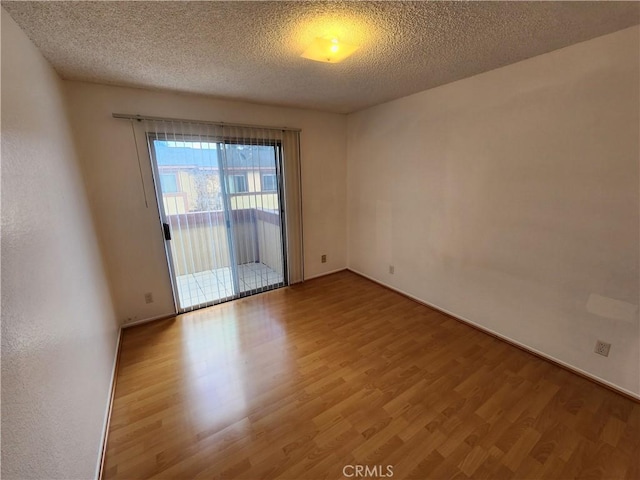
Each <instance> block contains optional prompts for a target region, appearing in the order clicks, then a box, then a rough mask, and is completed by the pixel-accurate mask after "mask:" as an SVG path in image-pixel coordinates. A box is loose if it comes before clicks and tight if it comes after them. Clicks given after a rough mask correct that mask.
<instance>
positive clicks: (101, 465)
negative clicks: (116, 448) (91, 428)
mask: <svg viewBox="0 0 640 480" xmlns="http://www.w3.org/2000/svg"><path fill="white" fill-rule="evenodd" d="M121 340H122V327H121V328H120V329H119V330H118V340H117V342H116V351H115V355H114V357H113V366H112V367H111V381H110V382H109V398H108V401H107V410H106V412H105V416H104V421H103V423H102V437H101V438H102V443H101V445H100V455H99V456H98V465H96V472H95V478H96V480H100V479H101V478H102V475H103V473H104V459H105V458H104V457H105V453H106V451H107V437H108V435H109V422H110V421H111V408H112V407H113V395H114V393H115V386H116V376H117V374H118V359H119V357H120V342H121Z"/></svg>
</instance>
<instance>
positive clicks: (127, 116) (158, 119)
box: [112, 113, 302, 132]
mask: <svg viewBox="0 0 640 480" xmlns="http://www.w3.org/2000/svg"><path fill="white" fill-rule="evenodd" d="M112 116H113V118H124V119H126V120H138V121H143V120H147V121H151V122H176V123H177V122H181V123H191V124H195V125H213V126H216V127H238V128H259V129H262V130H281V131H285V130H286V131H290V132H300V131H302V130H301V129H299V128H291V127H271V126H265V125H246V124H242V123H225V122H208V121H205V120H186V119H184V118H165V117H149V116H145V115H133V114H129V113H114V114H112Z"/></svg>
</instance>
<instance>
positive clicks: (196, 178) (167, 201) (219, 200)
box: [148, 134, 286, 312]
mask: <svg viewBox="0 0 640 480" xmlns="http://www.w3.org/2000/svg"><path fill="white" fill-rule="evenodd" d="M148 139H149V147H150V153H151V157H152V160H153V161H152V165H153V168H154V180H155V187H156V194H157V198H158V199H159V201H158V206H159V210H160V216H161V220H162V222H163V227H164V230H165V239H166V245H167V258H168V261H169V268H170V271H171V277H172V283H173V290H174V296H175V300H176V307H177V310H178V311H179V312H184V311H188V310H193V309H196V308H201V307H204V306H209V305H213V304H216V303H220V302H222V301H226V300H230V299H233V298H238V297H240V296H246V295H250V294H252V293H258V292H262V291H265V290H269V289H272V288H277V287H280V286H284V285H285V283H286V278H285V271H286V270H285V267H284V265H285V255H284V248H283V247H284V242H283V235H282V220H283V219H282V216H281V213H282V212H281V208H280V206H281V181H280V178H281V177H280V147H279V146H278V145H277V144H273V145H246V144H241V143H230V142H224V141H216V140H214V139H211V140H209V141H203V138H201V137H190V136H178V135H162V134H155V135H153V134H149V136H148ZM205 140H206V139H205Z"/></svg>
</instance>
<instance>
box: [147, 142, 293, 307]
mask: <svg viewBox="0 0 640 480" xmlns="http://www.w3.org/2000/svg"><path fill="white" fill-rule="evenodd" d="M144 134H145V138H146V141H147V153H148V155H149V161H150V163H151V171H152V178H153V184H154V192H155V196H156V203H157V206H158V218H159V221H160V231H161V234H162V238H163V241H164V246H165V253H166V261H167V265H168V268H169V277H170V280H171V287H172V294H173V303H174V309H175V312H176V313H178V314H180V313H185V312H188V311H192V310H197V309H200V308H206V307H209V306H212V305H217V304H220V303H223V302H227V301H230V300H235V299H238V298H243V297H247V296H250V295H254V294H256V293H263V292H267V291H270V290H275V289H277V288H281V287H283V286H288V285H289V271H288V267H287V264H288V258H287V242H288V239H287V230H286V211H285V203H284V201H285V192H284V188H285V182H284V176H283V174H282V172H283V168H282V167H283V165H282V162H283V149H282V142H281V141H280V140H277V139H266V138H260V139H259V140H250V141H247V140H244V139H242V138H236V137H226V136H212V135H194V134H182V133H180V134H178V133H168V132H165V133H159V132H147V131H145V132H144ZM156 140H160V141H176V142H207V143H215V144H216V151H217V152H218V155H217V161H218V174H219V177H220V188H221V193H222V199H223V215H224V219H225V230H226V240H227V243H228V251H229V256H230V259H229V261H230V270H231V278H232V281H233V289H234V294H233V295H231V296H228V297H223V298H219V299H216V300H213V301H211V302H204V303H201V304H197V306H196V307H195V308H189V307H187V308H181V307H180V299H179V293H178V282H177V272H176V270H175V265H174V258H173V254H172V252H171V245H170V244H169V243H168V242H170V241H172V240H168V239H167V238H166V234H165V227H164V225H169V228H171V227H170V223H169V221H168V218H167V213H166V211H165V208H164V202H163V196H162V193H163V192H162V187H161V184H160V171H159V168H158V161H157V157H156V150H155V145H154V141H156ZM225 145H246V146H249V147H251V146H265V147H266V146H271V147H273V151H274V157H275V158H274V163H275V170H276V173H275V174H276V181H277V182H276V183H277V192H276V193H277V198H278V209H279V212H278V213H279V215H278V217H279V227H280V239H281V255H282V281H281V282H278V283H276V284H274V285H273V286H271V285H267V286H265V287H260V288H256V289H249V290H245V291H242V290H241V289H240V285H239V279H238V267H239V265H240V263H239V257H238V255H237V250H236V249H237V246H236V245H235V241H234V239H235V236H234V218H233V209H232V208H231V196H230V194H229V192H228V185H227V178H228V173H227V172H228V168H227V167H228V166H227V162H226V151H225ZM256 206H257V204H256Z"/></svg>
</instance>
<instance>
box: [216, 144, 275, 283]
mask: <svg viewBox="0 0 640 480" xmlns="http://www.w3.org/2000/svg"><path fill="white" fill-rule="evenodd" d="M279 156H280V148H279V146H278V145H277V144H272V145H251V144H246V143H241V142H235V143H231V142H225V143H224V155H223V157H222V158H223V164H224V167H223V168H224V176H225V177H226V179H227V181H226V186H227V187H228V188H227V190H228V197H229V209H230V211H231V216H230V217H231V229H232V232H233V236H232V238H233V242H234V246H235V264H236V271H237V276H238V284H237V285H238V292H239V295H240V296H244V295H248V294H252V293H258V292H262V291H265V290H269V289H272V288H277V287H279V286H283V285H284V284H285V278H284V254H283V240H282V238H283V235H282V218H281V208H280V205H281V201H280V193H281V188H280V182H279V178H280V161H279V160H280V159H279Z"/></svg>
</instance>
